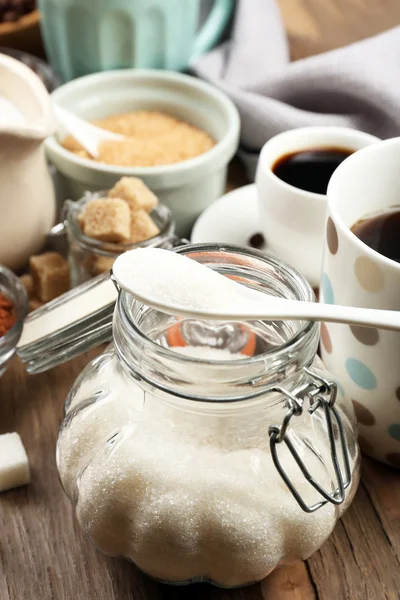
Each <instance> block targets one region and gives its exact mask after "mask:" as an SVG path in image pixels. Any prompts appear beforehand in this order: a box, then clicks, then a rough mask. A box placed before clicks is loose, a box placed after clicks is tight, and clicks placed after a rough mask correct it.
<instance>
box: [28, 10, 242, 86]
mask: <svg viewBox="0 0 400 600" xmlns="http://www.w3.org/2000/svg"><path fill="white" fill-rule="evenodd" d="M38 4H39V9H40V12H41V27H42V35H43V39H44V43H45V47H46V51H47V56H48V57H49V60H50V63H51V65H52V67H53V68H54V69H55V71H56V72H57V73H58V74H59V76H60V77H61V79H62V80H63V81H69V80H71V79H74V78H75V77H80V76H82V75H87V74H89V73H94V72H97V71H106V70H110V69H121V68H130V67H137V68H153V69H168V70H170V71H182V70H184V69H186V68H187V67H188V66H189V64H190V63H191V62H192V61H193V60H194V59H195V58H197V57H198V56H200V55H201V54H203V53H204V52H207V51H208V50H210V49H211V48H212V47H213V46H214V45H215V44H216V43H217V42H218V40H219V38H220V37H221V35H222V33H223V31H224V29H225V27H226V25H227V23H228V21H229V18H230V16H231V14H232V12H233V8H234V0H214V3H213V5H212V8H211V11H210V13H209V15H208V18H207V19H206V21H205V23H204V24H203V25H202V27H201V28H200V31H198V27H199V20H200V10H201V0H39V3H38Z"/></svg>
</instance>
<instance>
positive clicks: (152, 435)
mask: <svg viewBox="0 0 400 600" xmlns="http://www.w3.org/2000/svg"><path fill="white" fill-rule="evenodd" d="M176 251H177V252H179V253H182V254H184V255H186V256H187V257H189V258H192V259H193V260H196V261H199V262H201V263H203V264H206V265H207V266H208V267H210V268H212V269H215V270H217V271H219V272H221V273H223V274H224V275H225V276H228V277H235V278H240V281H241V283H243V284H244V285H247V286H249V287H252V288H254V289H258V290H260V291H263V292H264V293H270V294H273V295H275V296H280V297H286V298H290V299H298V300H304V301H312V300H313V292H312V290H311V288H310V287H309V285H308V283H307V282H306V280H305V279H304V278H303V277H302V276H301V275H299V274H298V273H296V272H295V271H294V270H293V269H291V268H290V267H288V266H287V265H283V264H281V263H280V262H279V261H278V260H276V259H274V258H272V257H270V256H268V255H266V254H262V253H260V252H258V251H255V250H254V251H252V250H249V249H240V248H237V247H229V246H228V247H227V246H224V247H223V249H222V248H220V247H219V246H218V245H216V244H215V245H206V244H200V245H195V246H191V245H188V246H183V247H181V248H179V249H177V250H176ZM113 337H114V344H113V345H112V346H111V347H109V349H108V350H107V351H106V352H105V353H104V354H103V355H102V356H100V357H99V358H97V359H96V360H95V361H93V362H92V363H90V364H89V365H88V367H87V368H86V369H85V371H84V372H83V374H82V375H81V376H80V378H79V379H78V381H77V383H76V384H75V386H74V387H73V389H72V391H71V392H70V394H69V396H68V399H67V402H66V418H65V421H64V423H63V425H62V428H61V431H60V435H59V439H58V446H57V463H58V469H59V473H60V477H61V481H62V483H63V486H64V489H65V491H66V493H67V494H68V496H69V497H70V499H71V501H72V502H73V504H74V506H75V510H76V513H77V517H78V520H79V523H80V525H81V527H82V528H83V530H84V532H85V533H86V534H87V536H88V537H89V538H90V539H91V540H92V541H93V543H94V544H95V546H96V547H97V548H99V549H100V550H102V551H103V552H105V553H106V554H108V555H111V556H115V557H121V556H122V557H126V558H127V559H129V560H131V561H133V562H134V563H135V564H136V565H137V566H138V567H139V568H140V569H141V570H142V571H143V572H145V573H147V574H148V575H150V576H151V577H154V578H156V579H158V580H160V581H164V582H168V583H175V584H182V583H190V582H194V581H196V582H198V581H205V582H211V583H213V584H215V585H218V586H224V587H236V586H242V585H246V584H249V583H252V582H255V581H259V580H261V579H263V578H264V577H266V576H267V575H268V574H269V573H271V571H273V570H274V569H275V568H276V567H277V566H278V565H279V564H281V563H287V562H290V561H294V560H297V559H306V558H307V557H309V556H310V555H311V554H313V552H315V551H316V550H317V549H318V548H319V547H320V546H321V545H322V544H323V542H324V541H325V540H326V539H327V537H328V536H329V535H330V533H331V532H332V530H333V528H334V526H335V523H336V522H337V520H338V518H340V516H341V515H342V513H343V511H344V510H345V509H346V508H347V507H348V505H349V503H350V502H351V500H352V498H353V496H354V493H355V491H356V488H357V485H358V480H359V450H358V446H357V442H356V430H355V419H354V413H353V409H352V405H351V402H350V400H349V399H347V398H345V397H344V396H343V395H342V393H341V391H340V390H341V386H340V385H338V384H337V382H336V381H335V380H334V379H333V377H332V376H331V375H330V374H329V373H328V372H326V370H325V368H324V367H323V365H322V363H321V362H320V361H319V359H318V358H316V352H317V346H318V341H319V327H318V325H317V324H315V323H309V322H295V321H284V322H271V321H255V322H249V323H242V322H221V321H207V320H197V319H194V318H178V317H172V316H170V315H167V314H165V313H162V312H159V311H157V310H155V309H153V308H150V307H148V306H145V305H143V304H141V303H140V302H139V301H137V300H134V299H133V297H132V296H131V295H130V294H128V293H127V292H125V291H120V293H119V298H118V301H117V304H116V309H115V314H114V323H113Z"/></svg>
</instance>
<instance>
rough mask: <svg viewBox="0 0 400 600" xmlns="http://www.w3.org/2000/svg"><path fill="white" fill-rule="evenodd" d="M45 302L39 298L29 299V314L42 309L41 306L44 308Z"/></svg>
mask: <svg viewBox="0 0 400 600" xmlns="http://www.w3.org/2000/svg"><path fill="white" fill-rule="evenodd" d="M43 304H44V302H41V300H39V298H35V297H33V298H30V299H29V312H30V313H31V312H33V311H34V310H37V309H38V308H40V307H41V306H43Z"/></svg>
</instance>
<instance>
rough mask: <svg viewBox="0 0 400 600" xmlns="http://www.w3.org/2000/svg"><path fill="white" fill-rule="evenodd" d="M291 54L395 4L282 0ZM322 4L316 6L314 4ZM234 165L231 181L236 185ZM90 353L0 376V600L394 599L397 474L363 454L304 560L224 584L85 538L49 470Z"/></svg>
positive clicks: (397, 588) (381, 15)
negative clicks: (146, 568) (11, 452)
mask: <svg viewBox="0 0 400 600" xmlns="http://www.w3.org/2000/svg"><path fill="white" fill-rule="evenodd" d="M281 3H282V7H283V9H284V17H285V22H286V25H287V28H288V32H289V37H290V40H291V45H292V55H293V56H294V57H296V58H298V57H300V56H306V55H308V54H310V53H315V52H320V51H323V50H324V49H326V48H330V47H333V46H335V45H340V44H343V43H348V42H350V41H352V40H355V39H359V38H360V37H363V36H365V35H370V34H373V33H377V32H379V31H381V30H383V29H385V28H386V27H389V26H393V25H396V24H397V23H399V22H400V3H399V2H398V0H381V1H380V2H376V0H281ZM322 6H324V8H325V12H324V11H323V10H322ZM243 183H244V181H243V174H242V172H241V171H240V169H239V168H238V167H234V168H233V171H232V177H231V184H232V186H234V187H235V186H238V185H241V184H243ZM98 352H99V350H97V351H92V352H91V353H89V354H87V355H84V356H81V357H79V358H77V359H75V360H73V361H71V362H69V363H67V364H65V365H62V366H60V367H58V368H56V369H53V370H52V371H49V372H48V373H44V374H41V375H35V376H30V377H28V376H27V375H26V374H25V372H24V370H23V368H22V366H21V364H20V363H19V361H18V360H17V359H15V360H14V361H13V362H12V364H11V365H10V368H9V369H8V371H7V373H6V374H5V375H4V377H3V378H2V379H0V433H3V432H7V431H18V432H19V433H20V434H21V436H22V439H23V441H24V443H25V445H26V449H27V452H28V455H29V458H30V462H31V466H32V483H31V484H30V485H29V486H28V487H26V488H21V489H19V490H13V491H10V492H6V493H3V494H1V497H0V600H128V599H130V600H161V599H165V600H169V599H171V600H172V599H182V600H186V599H189V598H190V599H191V600H197V599H200V598H201V599H203V598H207V599H209V600H261V599H263V600H315V599H320V600H358V599H359V600H384V599H386V600H398V599H399V598H400V473H399V472H397V471H395V470H393V469H389V468H387V467H385V466H383V465H380V464H378V463H375V462H374V461H372V460H370V459H367V458H366V459H364V461H363V466H362V483H361V485H360V488H359V491H358V493H357V496H356V498H355V501H354V502H353V504H352V506H351V507H350V509H349V510H348V512H347V513H346V514H345V516H344V518H343V519H342V520H341V521H340V522H339V523H338V524H337V526H336V529H335V531H334V533H333V534H332V536H331V537H330V539H329V540H328V541H327V542H326V543H325V544H324V545H323V547H322V548H321V550H319V551H318V552H317V553H316V554H315V555H314V556H313V557H312V558H311V559H310V560H308V561H307V562H305V563H302V562H301V563H298V564H297V565H295V566H291V567H285V568H281V569H278V570H277V571H275V572H274V573H272V575H270V577H268V578H267V579H266V580H265V581H263V582H262V583H260V584H258V585H254V586H251V587H248V588H243V589H240V590H235V591H225V590H219V589H216V588H212V587H211V586H201V585H196V586H190V587H188V588H174V587H168V586H162V585H158V584H156V583H154V582H153V581H151V580H150V579H148V578H146V577H145V576H143V575H142V574H141V573H140V572H138V571H137V570H136V569H135V568H134V567H133V566H132V565H130V564H129V563H127V562H123V561H117V560H112V559H108V558H106V557H104V556H102V555H101V554H99V553H98V552H96V551H95V550H94V549H93V547H92V546H91V545H90V544H89V542H87V540H86V539H85V538H84V536H83V535H82V533H81V532H80V529H79V526H78V525H77V523H76V521H75V519H74V517H73V512H72V509H71V506H70V504H69V501H68V500H67V498H66V497H65V496H64V494H63V492H62V490H61V486H60V484H59V481H58V477H57V470H56V465H55V456H54V453H55V443H56V438H57V432H58V427H59V424H60V421H61V419H62V414H63V402H64V399H65V396H66V394H67V392H68V390H69V389H70V387H71V384H72V382H73V380H74V379H75V377H76V376H77V375H78V374H79V372H80V371H81V370H82V368H83V367H84V366H85V365H86V364H87V362H88V360H89V359H90V358H93V357H94V356H95V355H96V354H98Z"/></svg>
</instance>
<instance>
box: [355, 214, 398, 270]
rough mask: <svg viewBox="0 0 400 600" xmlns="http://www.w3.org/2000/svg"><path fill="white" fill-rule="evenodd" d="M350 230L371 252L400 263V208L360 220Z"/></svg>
mask: <svg viewBox="0 0 400 600" xmlns="http://www.w3.org/2000/svg"><path fill="white" fill-rule="evenodd" d="M351 230H352V232H353V233H354V235H356V236H357V237H358V238H359V239H360V240H361V241H362V242H364V244H367V246H369V247H370V248H372V250H376V252H379V254H382V255H383V256H386V257H387V258H391V259H392V260H395V261H396V262H400V208H398V209H392V210H391V211H390V212H389V211H387V212H385V213H380V214H379V215H376V216H374V217H369V218H368V219H362V220H361V221H358V223H356V224H355V225H353V227H352V228H351Z"/></svg>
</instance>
